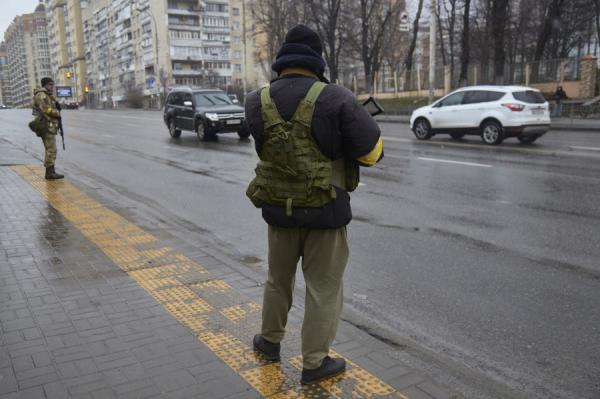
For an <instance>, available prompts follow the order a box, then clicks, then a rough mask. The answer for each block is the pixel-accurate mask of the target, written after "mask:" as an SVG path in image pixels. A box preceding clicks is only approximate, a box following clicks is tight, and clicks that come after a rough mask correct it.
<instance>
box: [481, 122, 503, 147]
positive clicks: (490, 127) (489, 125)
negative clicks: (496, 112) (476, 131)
mask: <svg viewBox="0 0 600 399" xmlns="http://www.w3.org/2000/svg"><path fill="white" fill-rule="evenodd" d="M481 139H482V140H483V142H484V143H486V144H490V145H497V144H500V143H502V141H503V140H504V132H503V131H502V126H501V125H500V124H499V123H498V122H496V121H488V122H485V123H484V124H483V125H482V126H481Z"/></svg>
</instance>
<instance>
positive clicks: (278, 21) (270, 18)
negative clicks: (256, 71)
mask: <svg viewBox="0 0 600 399" xmlns="http://www.w3.org/2000/svg"><path fill="white" fill-rule="evenodd" d="M303 5H305V4H304V2H301V1H299V0H255V1H252V2H251V3H250V5H249V6H250V12H251V13H252V17H253V18H254V21H255V27H256V29H255V32H254V35H255V36H261V35H264V37H263V39H264V40H261V41H260V42H262V43H263V47H262V48H257V49H256V55H257V58H258V60H259V61H261V65H262V66H263V69H265V68H266V66H267V65H269V64H270V62H271V61H272V60H274V59H275V56H276V55H277V52H278V51H279V48H280V47H281V45H282V44H283V42H284V41H285V35H286V33H287V31H288V30H289V29H290V28H292V27H293V26H294V25H296V24H299V23H302V22H305V12H304V11H305V8H304V7H303ZM264 72H265V75H267V76H268V75H269V74H271V72H270V70H265V71H264Z"/></svg>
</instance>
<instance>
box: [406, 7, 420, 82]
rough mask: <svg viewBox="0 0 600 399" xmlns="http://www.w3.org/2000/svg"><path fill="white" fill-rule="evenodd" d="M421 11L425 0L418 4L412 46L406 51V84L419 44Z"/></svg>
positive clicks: (408, 80)
mask: <svg viewBox="0 0 600 399" xmlns="http://www.w3.org/2000/svg"><path fill="white" fill-rule="evenodd" d="M421 11H423V0H419V5H418V6H417V15H416V16H415V21H414V22H413V32H412V40H411V41H410V46H409V47H408V52H407V53H406V58H405V59H404V70H405V73H406V79H405V81H404V84H405V85H406V84H407V83H408V82H410V75H411V72H412V67H413V54H414V52H415V47H416V46H417V38H418V35H419V20H420V19H421ZM405 89H406V88H405Z"/></svg>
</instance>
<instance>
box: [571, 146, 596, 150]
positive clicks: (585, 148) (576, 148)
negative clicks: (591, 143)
mask: <svg viewBox="0 0 600 399" xmlns="http://www.w3.org/2000/svg"><path fill="white" fill-rule="evenodd" d="M569 148H571V149H573V150H583V151H600V147H583V146H578V145H572V146H569Z"/></svg>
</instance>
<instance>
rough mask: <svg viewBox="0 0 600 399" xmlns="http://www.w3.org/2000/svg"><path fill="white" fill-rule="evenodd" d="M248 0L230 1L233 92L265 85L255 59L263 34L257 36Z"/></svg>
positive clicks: (264, 76)
mask: <svg viewBox="0 0 600 399" xmlns="http://www.w3.org/2000/svg"><path fill="white" fill-rule="evenodd" d="M250 3H251V2H250V1H248V0H230V5H231V7H230V18H231V64H232V65H231V66H232V72H231V74H232V86H233V89H234V90H237V91H241V92H243V93H247V92H249V91H252V90H255V89H257V88H259V87H260V86H262V85H264V84H265V83H267V82H268V81H269V80H268V76H266V75H265V74H264V73H263V71H262V68H261V65H260V63H259V62H258V59H257V52H256V49H257V43H262V40H263V39H264V34H258V33H257V29H256V24H255V22H254V19H253V18H252V12H251V10H250V7H251V4H250Z"/></svg>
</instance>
